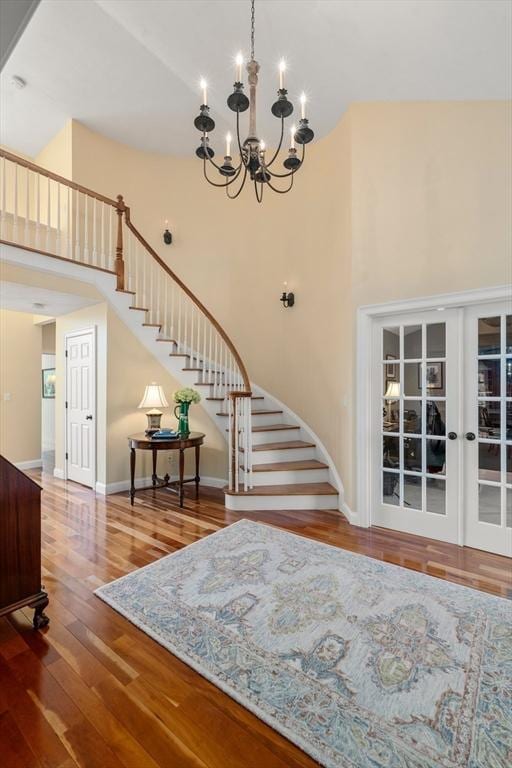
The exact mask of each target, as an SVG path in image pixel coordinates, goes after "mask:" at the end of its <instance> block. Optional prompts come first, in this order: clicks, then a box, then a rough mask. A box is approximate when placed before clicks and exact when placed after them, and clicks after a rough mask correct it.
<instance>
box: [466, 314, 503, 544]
mask: <svg viewBox="0 0 512 768" xmlns="http://www.w3.org/2000/svg"><path fill="white" fill-rule="evenodd" d="M465 314H466V321H465V344H464V347H465V349H467V350H468V354H467V355H466V362H465V376H464V379H465V385H464V391H465V395H466V397H465V407H464V429H465V430H467V431H466V434H465V438H466V439H465V440H464V457H463V458H464V467H465V477H466V481H465V487H466V501H465V512H466V514H465V526H464V541H465V543H466V544H467V545H468V546H470V547H476V548H477V549H486V550H488V551H491V552H497V553H499V554H502V555H512V307H511V306H510V303H509V304H508V306H507V304H505V303H504V302H502V303H493V304H487V305H482V306H477V307H471V308H469V309H467V310H466V312H465Z"/></svg>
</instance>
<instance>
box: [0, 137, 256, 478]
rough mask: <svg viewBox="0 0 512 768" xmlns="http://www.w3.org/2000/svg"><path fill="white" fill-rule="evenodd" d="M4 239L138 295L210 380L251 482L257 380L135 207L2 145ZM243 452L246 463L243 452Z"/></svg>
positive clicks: (177, 351) (234, 458) (162, 332)
mask: <svg viewBox="0 0 512 768" xmlns="http://www.w3.org/2000/svg"><path fill="white" fill-rule="evenodd" d="M0 242H2V243H4V244H7V245H13V246H16V247H21V248H24V249H26V250H31V251H34V252H37V253H40V254H43V255H46V256H50V257H52V258H58V259H63V260H64V261H70V262H74V263H77V264H81V265H83V266H87V267H91V268H93V269H99V270H101V271H103V272H108V273H111V274H113V275H115V276H116V288H117V290H118V291H122V292H125V293H129V294H131V295H132V296H133V298H132V308H133V309H138V310H140V311H142V312H144V313H145V315H144V322H143V325H145V326H149V327H154V328H155V329H156V331H157V334H158V337H157V341H159V342H161V343H166V344H169V349H170V353H169V354H170V355H171V356H180V357H183V359H184V360H185V367H184V370H188V371H195V372H197V378H198V381H197V383H198V384H208V385H210V394H211V397H210V398H209V399H212V400H216V401H219V403H220V410H221V412H223V413H227V414H228V415H229V419H228V425H229V426H228V446H229V460H228V487H229V490H231V491H235V492H237V491H238V490H239V489H240V486H241V485H242V486H243V488H244V490H248V489H249V488H251V487H252V426H251V394H252V393H251V385H250V381H249V377H248V375H247V370H246V368H245V365H244V363H243V361H242V358H241V357H240V354H239V353H238V351H237V349H236V347H235V345H234V344H233V342H232V341H231V339H230V338H229V336H228V335H227V333H226V332H225V330H224V329H223V328H222V326H221V325H220V323H219V322H218V321H217V320H216V319H215V318H214V317H213V315H212V314H211V312H209V311H208V309H206V307H205V306H204V305H203V304H202V302H201V301H199V299H198V298H197V297H196V296H195V295H194V294H193V292H192V291H191V290H190V289H189V288H188V287H187V286H186V285H185V284H184V283H183V281H182V280H180V278H179V277H178V276H177V275H176V274H175V273H174V272H173V271H172V270H171V269H170V267H169V266H168V265H167V264H166V263H165V261H163V259H161V258H160V256H159V255H158V254H157V253H156V251H155V250H154V249H153V248H152V247H151V246H150V245H149V244H148V243H147V241H146V240H145V239H144V238H143V237H142V235H141V234H140V232H139V231H138V230H137V229H136V228H135V226H134V225H133V224H132V221H131V216H130V208H129V206H127V205H126V204H125V202H124V200H123V197H122V196H121V195H118V197H117V200H113V199H111V198H108V197H105V196H104V195H100V194H98V193H96V192H93V191H92V190H90V189H87V188H86V187H83V186H81V185H80V184H76V183H75V182H73V181H70V180H69V179H65V178H64V177H62V176H58V175H57V174H54V173H51V172H50V171H47V170H46V169H44V168H41V167H40V166H38V165H35V164H34V163H31V162H29V161H27V160H25V159H23V158H21V157H18V156H17V155H13V154H12V153H10V152H7V151H5V150H0ZM241 452H243V455H244V461H243V468H241V467H240V465H241V461H240V454H241Z"/></svg>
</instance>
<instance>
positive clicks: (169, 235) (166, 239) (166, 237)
mask: <svg viewBox="0 0 512 768" xmlns="http://www.w3.org/2000/svg"><path fill="white" fill-rule="evenodd" d="M164 243H165V244H166V245H170V244H171V243H172V233H171V232H169V222H168V221H167V219H166V220H165V232H164Z"/></svg>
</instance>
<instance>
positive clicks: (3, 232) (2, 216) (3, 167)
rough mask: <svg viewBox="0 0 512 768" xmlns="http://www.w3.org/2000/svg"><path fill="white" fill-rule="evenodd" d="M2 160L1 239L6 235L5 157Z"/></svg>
mask: <svg viewBox="0 0 512 768" xmlns="http://www.w3.org/2000/svg"><path fill="white" fill-rule="evenodd" d="M1 162H2V207H1V209H0V234H1V236H2V238H3V239H5V237H6V232H5V220H6V212H7V201H6V199H5V192H6V186H5V174H6V170H7V169H6V167H5V164H6V160H5V157H2V158H1Z"/></svg>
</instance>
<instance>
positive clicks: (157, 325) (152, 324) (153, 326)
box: [142, 323, 162, 328]
mask: <svg viewBox="0 0 512 768" xmlns="http://www.w3.org/2000/svg"><path fill="white" fill-rule="evenodd" d="M142 325H143V326H144V328H161V327H162V324H161V323H142Z"/></svg>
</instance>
